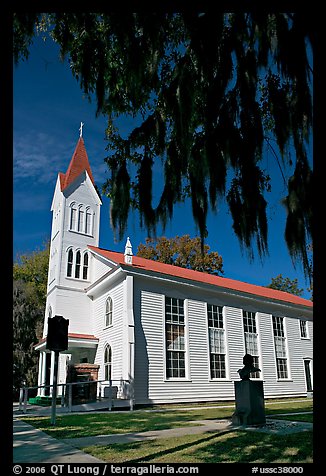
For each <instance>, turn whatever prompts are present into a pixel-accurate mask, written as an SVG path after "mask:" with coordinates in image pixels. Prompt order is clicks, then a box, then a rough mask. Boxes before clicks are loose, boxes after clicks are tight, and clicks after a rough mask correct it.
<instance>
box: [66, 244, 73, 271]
mask: <svg viewBox="0 0 326 476" xmlns="http://www.w3.org/2000/svg"><path fill="white" fill-rule="evenodd" d="M70 252H71V254H72V260H71V261H69V254H70ZM74 264H75V253H74V250H73V248H72V247H71V246H70V247H69V248H68V249H67V266H66V277H67V278H73V275H74ZM69 266H70V267H71V269H70V275H69V273H68V267H69Z"/></svg>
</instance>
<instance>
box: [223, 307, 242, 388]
mask: <svg viewBox="0 0 326 476" xmlns="http://www.w3.org/2000/svg"><path fill="white" fill-rule="evenodd" d="M224 316H225V324H226V335H227V344H228V357H229V368H230V379H231V380H239V374H238V370H239V369H241V368H242V367H243V361H242V360H243V356H244V355H245V343H244V333H243V323H242V320H243V317H242V310H241V309H239V308H235V307H230V306H225V308H224Z"/></svg>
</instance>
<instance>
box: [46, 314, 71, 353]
mask: <svg viewBox="0 0 326 476" xmlns="http://www.w3.org/2000/svg"><path fill="white" fill-rule="evenodd" d="M68 326H69V320H68V319H65V318H64V317H63V316H53V317H52V318H49V319H48V335H47V338H46V348H47V349H49V350H54V351H57V352H62V351H63V350H67V349H68Z"/></svg>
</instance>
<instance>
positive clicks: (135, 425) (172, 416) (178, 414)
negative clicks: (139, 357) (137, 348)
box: [23, 399, 312, 438]
mask: <svg viewBox="0 0 326 476" xmlns="http://www.w3.org/2000/svg"><path fill="white" fill-rule="evenodd" d="M265 410H266V415H273V414H275V413H281V412H284V413H288V412H300V411H312V401H311V400H307V399H306V400H301V399H300V400H299V399H298V400H297V401H295V402H292V403H291V402H288V401H279V402H277V403H275V402H274V403H271V402H266V403H265ZM233 413H234V406H232V407H230V408H222V407H221V408H213V407H211V408H201V407H197V408H196V409H193V410H182V409H181V408H180V409H179V410H174V411H168V410H167V411H160V412H146V411H142V410H139V411H134V412H129V411H126V412H115V411H113V412H101V413H86V414H73V413H72V414H68V415H57V418H56V426H51V424H50V418H49V417H48V416H47V417H24V418H23V420H24V421H26V422H27V423H30V424H31V425H33V426H34V427H36V428H39V429H41V430H43V431H45V432H46V433H48V434H50V435H51V436H54V437H55V438H78V437H83V436H95V435H105V434H118V433H128V432H140V431H149V430H163V429H166V428H177V427H183V426H187V425H193V423H189V422H190V421H192V420H206V419H213V420H214V419H218V418H222V419H223V418H230V417H231V416H232V414H233ZM297 417H299V415H297V416H296V419H297ZM277 418H278V417H277Z"/></svg>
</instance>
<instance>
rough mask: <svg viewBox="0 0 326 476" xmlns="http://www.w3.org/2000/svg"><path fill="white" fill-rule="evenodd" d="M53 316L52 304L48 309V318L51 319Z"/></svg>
mask: <svg viewBox="0 0 326 476" xmlns="http://www.w3.org/2000/svg"><path fill="white" fill-rule="evenodd" d="M51 317H52V307H51V306H50V307H49V309H48V318H49V319H51Z"/></svg>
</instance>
